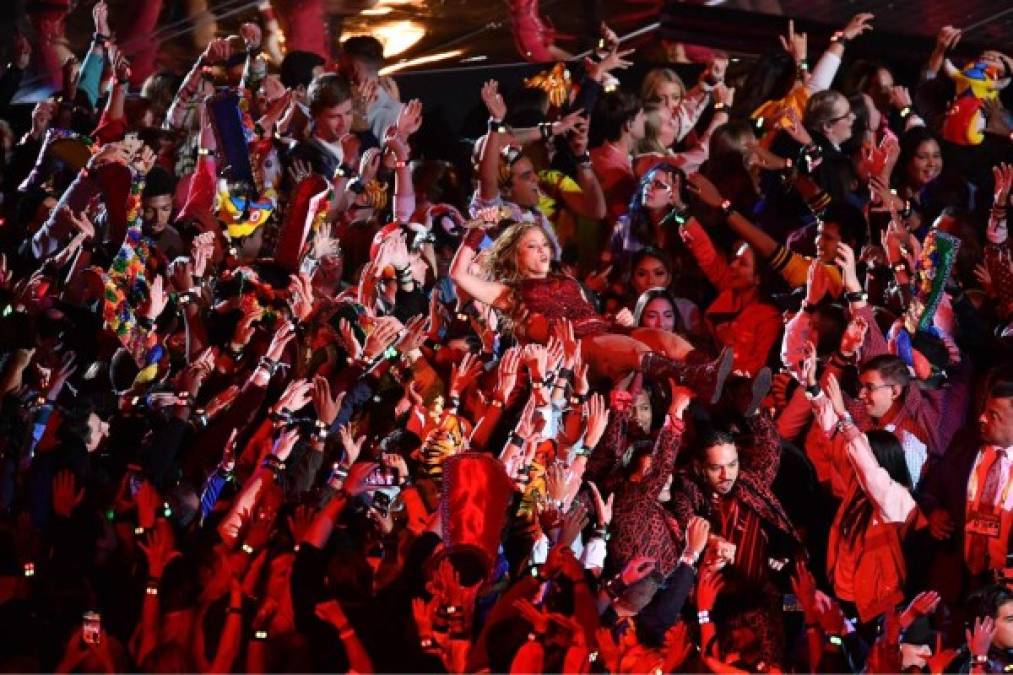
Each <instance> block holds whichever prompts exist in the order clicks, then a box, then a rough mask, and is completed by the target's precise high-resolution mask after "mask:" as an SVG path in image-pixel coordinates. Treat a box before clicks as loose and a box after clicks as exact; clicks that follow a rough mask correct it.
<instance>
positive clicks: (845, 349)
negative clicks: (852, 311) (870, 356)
mask: <svg viewBox="0 0 1013 675" xmlns="http://www.w3.org/2000/svg"><path fill="white" fill-rule="evenodd" d="M868 332H869V324H868V322H867V321H866V320H865V319H864V318H863V317H862V316H856V317H855V318H853V319H852V320H851V321H850V322H849V323H848V326H847V328H845V329H844V335H843V336H842V337H841V354H843V355H844V356H852V355H853V354H855V353H856V352H857V351H858V350H859V349H861V348H862V345H863V344H865V335H866V333H868Z"/></svg>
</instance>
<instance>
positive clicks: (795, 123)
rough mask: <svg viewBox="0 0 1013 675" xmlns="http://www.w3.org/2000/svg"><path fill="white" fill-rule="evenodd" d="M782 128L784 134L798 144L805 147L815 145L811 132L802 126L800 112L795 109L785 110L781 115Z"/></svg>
mask: <svg viewBox="0 0 1013 675" xmlns="http://www.w3.org/2000/svg"><path fill="white" fill-rule="evenodd" d="M781 128H782V129H784V132H785V133H786V134H788V135H789V136H791V137H792V139H794V140H795V142H796V143H798V144H800V145H804V146H807V147H808V146H810V145H812V143H813V139H812V136H810V135H809V130H808V129H806V128H805V125H804V124H802V120H801V118H799V116H798V111H796V110H795V109H794V108H791V107H789V108H785V109H784V112H783V113H782V115H781Z"/></svg>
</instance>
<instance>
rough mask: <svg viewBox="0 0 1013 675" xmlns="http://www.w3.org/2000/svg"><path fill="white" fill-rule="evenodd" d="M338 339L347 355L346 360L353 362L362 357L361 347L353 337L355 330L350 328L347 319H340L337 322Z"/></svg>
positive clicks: (350, 325)
mask: <svg viewBox="0 0 1013 675" xmlns="http://www.w3.org/2000/svg"><path fill="white" fill-rule="evenodd" d="M338 337H339V339H340V340H341V346H342V347H343V348H344V350H345V353H347V354H348V358H350V359H353V360H354V359H358V358H359V357H360V356H362V345H360V344H359V340H358V338H356V337H355V330H354V329H353V328H352V324H350V323H349V322H348V319H340V320H339V321H338Z"/></svg>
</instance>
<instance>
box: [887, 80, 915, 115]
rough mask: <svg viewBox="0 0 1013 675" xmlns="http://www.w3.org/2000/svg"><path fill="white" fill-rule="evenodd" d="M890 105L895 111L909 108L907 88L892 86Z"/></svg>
mask: <svg viewBox="0 0 1013 675" xmlns="http://www.w3.org/2000/svg"><path fill="white" fill-rule="evenodd" d="M890 105H892V106H893V107H894V108H896V109H897V110H904V108H910V107H911V92H910V91H908V88H907V87H902V86H900V85H894V86H893V87H891V89H890Z"/></svg>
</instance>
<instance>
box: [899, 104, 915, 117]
mask: <svg viewBox="0 0 1013 675" xmlns="http://www.w3.org/2000/svg"><path fill="white" fill-rule="evenodd" d="M913 112H914V110H912V108H911V106H909V105H906V106H904V107H903V108H901V109H900V111H899V112H898V114H899V115H900V118H901V119H902V120H904V119H907V118H908V116H909V115H910V114H911V113H913Z"/></svg>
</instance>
